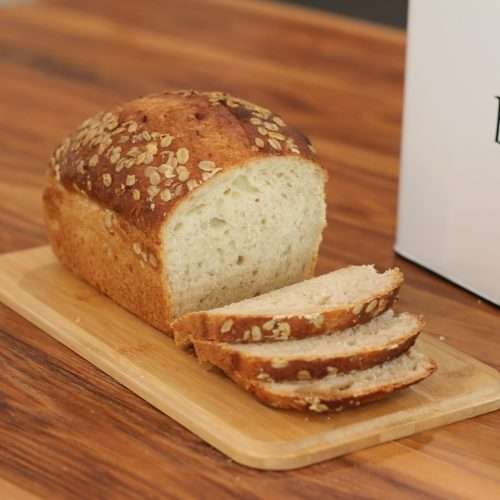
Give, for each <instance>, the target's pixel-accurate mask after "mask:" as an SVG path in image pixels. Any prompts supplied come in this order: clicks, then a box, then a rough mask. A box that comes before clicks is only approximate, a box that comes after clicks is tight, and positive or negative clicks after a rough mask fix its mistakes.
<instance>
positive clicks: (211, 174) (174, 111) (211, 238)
mask: <svg viewBox="0 0 500 500" xmlns="http://www.w3.org/2000/svg"><path fill="white" fill-rule="evenodd" d="M325 181H326V172H325V171H324V169H323V168H322V167H321V166H320V165H319V164H318V163H317V162H316V157H315V154H314V150H313V148H312V146H311V144H310V143H309V140H308V139H307V138H306V137H305V136H304V135H303V134H301V133H300V132H298V131H296V130H295V129H293V128H292V127H290V126H289V125H288V124H287V123H286V122H285V121H284V120H283V118H281V117H280V116H278V115H276V114H274V113H272V112H271V111H269V110H267V109H265V108H262V107H260V106H257V105H255V104H252V103H249V102H247V101H243V100H241V99H237V98H235V97H232V96H229V95H227V94H223V93H221V92H196V91H178V92H164V93H162V94H156V95H151V96H146V97H143V98H141V99H137V100H135V101H131V102H128V103H125V104H123V105H121V106H117V107H116V108H114V109H112V110H111V111H109V112H106V113H99V114H97V115H96V116H94V117H92V118H90V119H88V120H86V121H85V122H83V123H82V124H81V126H80V127H79V128H78V129H77V130H76V131H75V132H74V133H73V134H71V135H70V136H69V137H68V138H66V139H65V140H64V141H63V142H62V143H61V145H60V146H59V147H58V148H57V149H56V151H55V152H54V155H53V156H52V158H51V161H50V169H49V181H48V185H47V186H46V189H45V192H44V212H45V219H46V224H47V230H48V236H49V240H50V242H51V245H52V248H53V249H54V252H55V253H56V255H57V256H58V257H59V259H60V260H61V262H62V263H63V264H64V265H66V266H67V267H68V268H69V269H70V270H71V271H73V272H74V273H76V274H78V275H79V276H81V277H82V278H83V279H85V280H86V281H87V282H89V283H90V284H92V285H93V286H95V287H96V288H98V289H99V290H100V291H101V292H103V293H105V294H107V295H108V296H109V297H111V298H112V299H113V300H115V301H116V302H118V303H119V304H121V305H122V306H124V307H126V308H127V309H129V310H130V311H132V312H134V313H135V314H137V315H138V316H140V317H141V318H143V319H144V320H146V321H147V322H149V323H151V324H153V325H154V326H156V327H157V328H160V329H161V330H164V331H167V332H170V326H169V325H170V322H171V321H172V320H173V319H174V318H176V317H178V316H179V315H182V314H184V313H187V312H189V311H193V310H202V309H210V308H214V307H218V306H221V305H224V304H228V303H231V302H235V301H238V300H241V299H244V298H247V297H252V296H255V295H257V294H260V293H264V292H267V291H269V290H273V289H275V288H279V287H283V286H285V285H288V284H291V283H295V282H298V281H301V280H303V279H305V278H308V277H310V276H312V274H313V271H314V267H315V263H316V259H317V254H318V247H319V244H320V241H321V233H322V230H323V228H324V225H325V200H324V185H325Z"/></svg>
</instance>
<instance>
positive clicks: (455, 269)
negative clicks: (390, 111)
mask: <svg viewBox="0 0 500 500" xmlns="http://www.w3.org/2000/svg"><path fill="white" fill-rule="evenodd" d="M497 96H500V0H481V1H480V2H472V1H470V0H412V1H411V2H410V9H409V23H408V45H407V55H406V82H405V102H404V113H403V136H402V150H401V177H400V186H399V189H400V191H399V207H398V228H397V238H396V246H395V249H396V252H397V253H399V254H401V255H402V256H404V257H406V258H408V259H410V260H412V261H415V262H417V263H418V264H421V265H422V266H425V267H426V268H428V269H430V270H432V271H434V272H436V273H439V274H440V275H442V276H444V277H446V278H448V279H449V280H451V281H453V282H455V283H457V284H459V285H461V286H462V287H464V288H467V289H468V290H471V291H473V292H475V293H477V294H478V295H480V296H482V297H484V298H486V299H488V300H490V301H492V302H494V303H495V304H497V305H500V130H499V120H500V98H499V97H497Z"/></svg>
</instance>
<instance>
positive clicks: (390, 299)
mask: <svg viewBox="0 0 500 500" xmlns="http://www.w3.org/2000/svg"><path fill="white" fill-rule="evenodd" d="M402 284H403V275H402V273H400V272H399V273H398V277H397V279H396V280H395V281H394V283H393V285H392V286H391V287H389V288H387V289H386V290H383V291H381V292H380V293H377V294H373V295H372V296H370V297H369V298H368V299H367V300H365V301H363V302H361V303H358V304H351V305H350V306H347V307H343V308H336V309H331V310H329V311H325V312H323V313H321V315H320V316H321V318H319V317H318V316H307V315H305V316H300V315H296V316H287V317H277V316H270V315H252V316H234V315H226V314H217V313H214V312H210V311H207V312H205V311H200V312H192V313H188V314H185V315H183V316H181V317H180V318H177V319H176V320H175V321H173V322H172V328H173V330H174V337H175V342H176V343H177V345H179V346H181V347H186V346H188V345H190V344H191V341H192V340H193V339H197V340H211V341H217V342H274V341H282V340H288V339H302V338H306V337H314V336H317V335H323V334H325V333H330V332H335V331H340V330H345V329H346V328H350V327H352V326H355V325H358V324H362V323H366V322H368V321H370V320H371V319H372V318H374V317H375V316H378V315H380V314H382V313H383V312H385V311H387V310H388V309H390V308H391V307H392V306H393V305H394V304H395V302H396V301H397V298H398V294H399V289H400V287H401V285H402ZM373 304H375V305H374V306H373ZM228 322H230V323H228ZM270 322H274V326H273V328H269V326H270ZM228 324H231V328H230V329H229V330H226V329H225V328H224V325H228ZM280 325H282V326H280ZM283 325H284V326H283ZM255 328H258V330H255ZM252 329H254V332H257V331H259V332H260V334H258V335H253V336H252ZM247 332H249V333H247Z"/></svg>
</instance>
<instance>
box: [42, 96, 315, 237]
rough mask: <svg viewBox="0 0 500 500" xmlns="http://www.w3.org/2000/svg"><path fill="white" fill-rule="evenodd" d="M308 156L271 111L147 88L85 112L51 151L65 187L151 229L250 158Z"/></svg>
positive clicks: (305, 144) (301, 139)
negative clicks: (89, 114) (131, 97)
mask: <svg viewBox="0 0 500 500" xmlns="http://www.w3.org/2000/svg"><path fill="white" fill-rule="evenodd" d="M277 155H283V156H285V155H291V156H294V155H297V156H301V157H304V158H308V159H314V153H313V148H312V146H311V144H310V142H309V140H308V139H307V138H306V137H305V136H304V135H302V134H301V133H300V132H298V131H297V130H295V129H293V128H291V127H289V126H288V125H287V124H286V123H285V122H284V121H283V119H282V118H281V117H280V116H278V115H276V114H274V113H272V112H271V111H269V110H267V109H265V108H262V107H259V106H256V105H255V104H252V103H249V102H247V101H244V100H241V99H237V98H235V97H232V96H230V95H228V94H223V93H221V92H196V91H178V92H164V93H161V94H154V95H150V96H146V97H143V98H140V99H137V100H135V101H131V102H129V103H126V104H124V105H122V106H118V107H116V108H114V109H113V110H111V111H109V112H107V113H99V114H97V115H96V116H94V117H92V118H90V119H88V120H86V121H85V122H83V123H82V125H81V126H80V127H79V128H78V129H77V131H76V132H75V133H74V134H72V135H71V136H70V137H68V138H67V139H66V140H65V141H64V142H63V143H62V144H61V145H60V146H59V147H58V148H57V149H56V151H55V152H54V155H53V157H52V158H51V162H50V163H51V168H50V173H51V175H53V176H54V177H55V179H56V180H57V181H60V182H61V183H62V184H63V185H64V186H65V187H66V188H67V189H68V190H71V191H78V192H80V193H82V194H84V195H86V196H88V198H89V199H91V200H93V201H95V202H97V203H99V204H100V205H102V206H103V207H106V208H109V209H112V210H113V211H114V212H116V213H117V214H118V215H120V216H122V217H123V219H124V220H127V221H128V222H129V223H130V224H132V225H134V226H136V227H137V228H139V229H141V230H143V231H156V232H157V233H158V231H159V228H160V226H161V225H162V224H163V223H164V222H165V219H166V216H167V214H168V213H169V212H171V211H172V209H173V207H174V206H175V205H176V204H177V203H179V202H180V201H181V200H182V199H183V198H184V197H186V196H188V195H189V193H190V191H192V190H193V189H196V188H197V187H198V186H199V185H201V184H202V183H203V182H206V181H207V180H208V179H209V178H211V177H213V176H214V175H218V174H219V173H220V172H223V171H226V170H229V169H231V168H234V167H235V166H237V165H239V164H242V163H244V162H246V161H248V160H250V159H253V158H258V157H266V156H277Z"/></svg>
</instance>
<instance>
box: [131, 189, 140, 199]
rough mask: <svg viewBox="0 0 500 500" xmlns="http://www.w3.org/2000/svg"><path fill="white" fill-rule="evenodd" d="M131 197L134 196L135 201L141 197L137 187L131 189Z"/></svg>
mask: <svg viewBox="0 0 500 500" xmlns="http://www.w3.org/2000/svg"><path fill="white" fill-rule="evenodd" d="M132 198H134V200H135V201H139V200H140V199H141V192H140V191H139V190H138V189H134V190H133V191H132Z"/></svg>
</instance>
